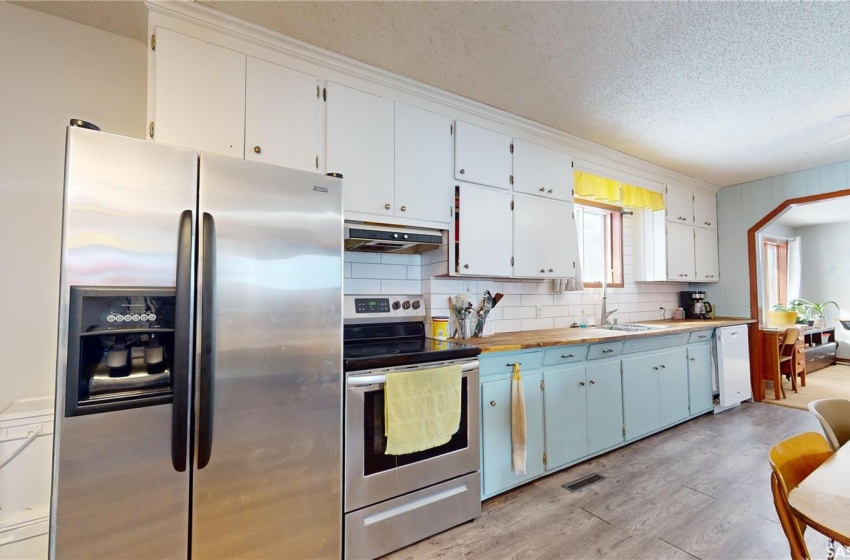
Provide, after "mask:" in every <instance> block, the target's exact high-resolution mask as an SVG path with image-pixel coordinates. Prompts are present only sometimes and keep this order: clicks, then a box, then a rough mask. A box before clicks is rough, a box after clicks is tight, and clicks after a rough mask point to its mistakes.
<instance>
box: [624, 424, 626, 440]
mask: <svg viewBox="0 0 850 560" xmlns="http://www.w3.org/2000/svg"><path fill="white" fill-rule="evenodd" d="M623 437H626V425H625V424H623Z"/></svg>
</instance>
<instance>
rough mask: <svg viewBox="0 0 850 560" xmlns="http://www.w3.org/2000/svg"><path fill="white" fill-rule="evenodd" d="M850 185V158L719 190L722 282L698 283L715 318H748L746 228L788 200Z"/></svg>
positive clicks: (748, 292)
mask: <svg viewBox="0 0 850 560" xmlns="http://www.w3.org/2000/svg"><path fill="white" fill-rule="evenodd" d="M848 188H850V161H844V162H841V163H835V164H832V165H824V166H821V167H813V168H812V169H805V170H803V171H796V172H794V173H786V174H784V175H778V176H776V177H768V178H766V179H760V180H758V181H751V182H749V183H742V184H740V185H733V186H731V187H726V188H724V189H721V190H720V191H719V192H718V193H717V223H718V226H719V230H718V238H719V257H720V282H718V283H717V284H700V285H699V287H700V288H704V289H705V291H706V293H707V299H708V300H709V301H711V302H712V304H713V305H714V306H715V308H716V309H717V311H716V313H717V315H718V316H720V315H722V316H726V317H729V316H736V317H749V316H750V288H749V286H750V284H749V264H748V260H747V230H748V229H750V228H751V227H752V226H753V225H755V224H756V222H758V221H759V220H761V219H762V218H763V217H764V216H766V215H767V214H768V213H770V212H771V211H772V210H773V209H774V208H776V207H777V206H779V205H780V204H781V203H782V202H784V201H785V200H787V199H789V198H799V197H802V196H809V195H813V194H822V193H827V192H833V191H841V190H845V189H848Z"/></svg>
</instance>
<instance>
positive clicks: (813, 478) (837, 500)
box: [788, 444, 850, 546]
mask: <svg viewBox="0 0 850 560" xmlns="http://www.w3.org/2000/svg"><path fill="white" fill-rule="evenodd" d="M788 503H789V504H790V505H791V509H792V510H793V511H794V513H795V514H796V515H797V516H798V517H800V518H801V519H802V520H804V521H805V522H806V524H807V525H809V526H810V527H811V528H813V529H815V530H816V531H818V532H819V533H822V534H824V535H826V536H827V537H829V538H831V539H833V540H834V541H836V542H839V543H841V544H843V545H844V546H850V444H847V445H843V446H841V447H839V448H838V451H836V452H835V453H833V455H832V456H831V457H830V458H829V459H827V460H826V461H824V462H823V464H821V465H820V466H819V467H818V468H816V469H815V470H814V471H812V473H811V474H810V475H809V476H807V477H806V478H804V479H803V481H802V482H800V484H799V485H797V487H796V488H794V489H793V490H791V492H790V493H789V494H788Z"/></svg>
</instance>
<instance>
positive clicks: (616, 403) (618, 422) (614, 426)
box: [547, 360, 624, 455]
mask: <svg viewBox="0 0 850 560" xmlns="http://www.w3.org/2000/svg"><path fill="white" fill-rule="evenodd" d="M585 375H586V377H587V452H588V454H590V455H592V454H594V453H596V452H597V451H602V450H603V449H608V448H609V447H613V446H614V445H617V444H618V443H622V442H623V436H624V434H623V388H622V383H621V380H620V360H616V361H610V362H598V363H592V364H588V366H587V368H586V373H585ZM547 390H548V387H547Z"/></svg>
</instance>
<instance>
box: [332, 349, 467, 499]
mask: <svg viewBox="0 0 850 560" xmlns="http://www.w3.org/2000/svg"><path fill="white" fill-rule="evenodd" d="M458 363H460V364H461V365H462V370H463V378H462V388H461V391H462V395H461V418H460V428H459V429H458V431H457V433H455V434H454V435H453V436H452V439H451V440H449V442H448V443H446V444H444V445H441V446H439V447H435V448H433V449H427V450H425V451H419V452H417V453H410V454H407V455H398V456H395V455H386V454H385V453H384V451H385V450H386V445H387V440H386V437H385V436H384V385H383V381H384V380H385V377H384V375H385V374H386V373H389V372H393V373H395V372H405V371H415V370H421V369H430V368H435V367H442V366H446V365H452V364H458ZM346 385H347V391H346V400H345V511H346V513H348V512H351V511H354V510H357V509H360V508H362V507H366V506H369V505H372V504H375V503H378V502H381V501H384V500H387V499H389V498H393V497H395V496H401V495H403V494H406V493H408V492H413V491H414V490H418V489H420V488H425V487H427V486H431V485H432V484H436V483H438V482H443V481H446V480H450V479H452V478H455V477H458V476H462V475H464V474H468V473H471V472H475V471H477V470H478V468H479V463H480V456H479V443H478V438H479V432H478V418H479V406H478V402H479V398H478V393H479V386H478V361H477V360H475V361H451V362H439V363H430V364H419V365H416V366H410V367H398V368H392V369H384V370H370V371H365V372H351V373H348V374H347V376H346Z"/></svg>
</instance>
